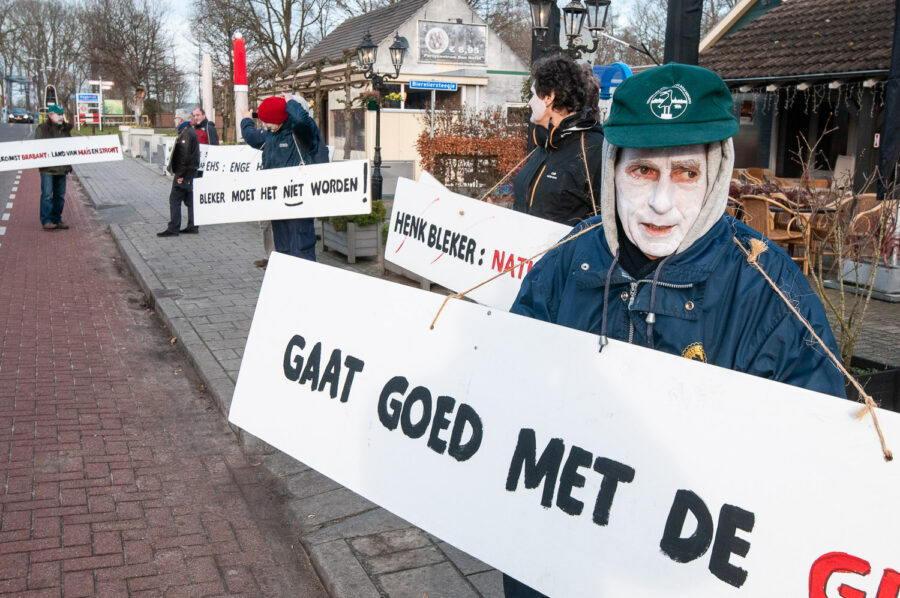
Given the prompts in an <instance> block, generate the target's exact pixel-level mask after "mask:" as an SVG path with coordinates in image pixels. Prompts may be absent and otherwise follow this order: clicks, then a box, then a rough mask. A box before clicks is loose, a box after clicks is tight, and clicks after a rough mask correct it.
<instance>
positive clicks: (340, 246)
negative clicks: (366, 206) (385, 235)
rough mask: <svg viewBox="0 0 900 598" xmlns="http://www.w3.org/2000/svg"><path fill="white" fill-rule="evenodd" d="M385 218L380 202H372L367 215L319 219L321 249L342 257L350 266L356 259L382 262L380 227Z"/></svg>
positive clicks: (382, 203)
mask: <svg viewBox="0 0 900 598" xmlns="http://www.w3.org/2000/svg"><path fill="white" fill-rule="evenodd" d="M385 215H386V210H385V207H384V202H383V201H382V200H380V199H376V200H375V201H373V202H372V211H371V212H370V213H369V214H356V215H352V216H331V217H329V218H321V219H320V220H321V221H322V249H323V250H324V251H328V250H329V249H330V250H334V251H337V252H338V253H343V254H344V255H346V256H347V261H348V262H349V263H351V264H355V263H356V258H357V257H377V258H378V259H382V258H383V256H384V243H383V242H382V223H383V222H384V217H385Z"/></svg>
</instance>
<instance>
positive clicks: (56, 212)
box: [34, 104, 72, 230]
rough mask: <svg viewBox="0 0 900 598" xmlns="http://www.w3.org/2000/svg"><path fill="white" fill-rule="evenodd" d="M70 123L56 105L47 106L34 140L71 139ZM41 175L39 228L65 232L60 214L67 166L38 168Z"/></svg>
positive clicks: (64, 224)
mask: <svg viewBox="0 0 900 598" xmlns="http://www.w3.org/2000/svg"><path fill="white" fill-rule="evenodd" d="M71 136H72V123H69V122H66V120H65V111H64V110H63V109H62V107H61V106H59V105H58V104H50V105H49V106H47V121H46V122H44V123H42V124H40V125H38V128H37V129H35V131H34V138H35V139H51V138H54V137H71ZM38 171H39V172H40V173H41V226H43V227H44V230H65V229H67V228H69V225H68V224H66V223H65V222H63V220H62V213H63V207H64V205H65V203H66V199H65V198H66V175H67V174H69V173H70V172H72V167H71V166H69V165H68V164H61V165H59V166H47V167H46V168H39V169H38Z"/></svg>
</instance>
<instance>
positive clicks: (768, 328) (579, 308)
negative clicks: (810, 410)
mask: <svg viewBox="0 0 900 598" xmlns="http://www.w3.org/2000/svg"><path fill="white" fill-rule="evenodd" d="M598 221H599V219H598V218H592V219H590V220H586V221H585V222H583V223H582V224H580V225H579V226H578V227H576V228H575V229H573V231H572V232H573V233H574V232H577V231H578V230H581V229H582V228H585V227H587V226H590V225H592V224H595V223H597V222H598ZM734 237H737V239H738V240H739V241H740V242H741V244H742V245H743V246H744V247H749V241H750V239H751V238H756V239H761V238H763V237H761V236H760V235H759V234H757V233H756V232H755V231H753V230H752V229H750V228H749V227H747V226H746V225H744V224H742V223H740V222H737V221H736V220H734V219H732V218H731V217H729V216H723V217H722V219H721V220H719V221H718V222H717V223H716V224H715V225H714V226H713V227H712V229H710V231H709V232H707V233H706V234H705V235H704V236H702V237H701V238H700V239H698V240H697V241H696V242H695V243H694V244H693V245H691V246H690V247H689V248H688V249H687V250H686V251H684V252H682V253H680V254H676V255H674V256H672V257H671V258H669V259H668V260H666V261H665V263H662V264H661V267H660V269H659V272H658V274H659V278H658V284H657V285H656V296H655V298H653V304H654V305H653V310H652V311H653V312H654V313H655V314H656V321H655V323H654V324H653V326H652V330H651V336H652V338H648V328H649V326H648V324H647V322H646V318H647V314H648V312H649V311H650V303H651V294H652V287H653V285H652V281H651V280H634V279H633V278H632V277H631V276H629V275H628V274H627V273H626V272H625V270H623V269H622V268H621V266H619V265H618V264H617V265H616V267H615V268H614V269H613V271H612V274H611V279H610V283H609V289H608V290H607V289H606V278H607V273H608V271H609V270H610V266H611V265H612V262H613V256H612V254H611V253H610V251H609V246H608V245H607V243H606V239H605V237H604V235H603V230H602V227H598V228H596V229H594V230H592V231H590V232H588V233H586V234H585V235H582V236H581V237H579V238H578V239H576V240H574V241H572V242H570V243H566V244H565V245H562V246H561V247H559V248H557V249H555V250H553V251H551V252H549V253H548V254H547V255H546V256H544V257H543V258H542V259H541V260H540V261H539V262H538V263H537V264H535V266H534V268H533V269H532V270H531V272H529V274H528V275H527V276H526V277H525V280H524V281H523V282H522V288H521V290H520V291H519V296H518V297H517V298H516V301H515V303H514V304H513V306H512V308H511V311H512V312H513V313H518V314H522V315H526V316H530V317H533V318H537V319H539V320H544V321H547V322H553V323H556V324H560V325H562V326H568V327H570V328H575V329H578V330H584V331H587V332H591V333H594V334H601V329H602V320H603V300H604V292H605V291H606V293H607V294H608V308H607V315H606V319H607V321H606V335H607V336H608V337H609V338H615V339H618V340H622V341H627V342H631V343H634V344H637V345H642V346H645V347H651V348H653V349H658V350H660V351H665V352H666V353H672V354H676V355H682V356H684V357H688V358H691V359H698V360H701V361H705V362H708V363H711V364H714V365H718V366H721V367H725V368H729V369H732V370H736V371H739V372H746V373H748V374H753V375H755V376H760V377H762V378H769V379H770V380H777V381H779V382H785V383H787V384H793V385H794V386H800V387H802V388H808V389H810V390H816V391H819V392H824V393H827V394H830V395H834V396H838V397H844V396H845V392H844V381H843V376H842V375H841V373H840V372H839V371H838V369H837V368H836V367H835V366H834V364H833V363H831V362H830V360H829V359H828V357H827V356H826V355H825V352H824V351H823V350H822V349H821V348H816V346H815V345H814V343H813V341H812V339H811V335H810V334H809V331H808V330H807V329H806V328H805V327H804V326H803V324H801V323H800V322H799V320H797V318H796V316H794V314H793V313H791V311H790V310H789V309H788V307H787V306H786V305H785V303H784V301H783V300H782V299H781V298H780V297H779V296H778V295H777V294H776V293H775V291H774V290H773V289H772V288H771V287H770V286H769V284H768V283H767V282H766V281H765V279H764V278H763V277H762V275H761V274H760V273H759V272H758V271H757V270H756V269H755V268H754V267H753V266H751V265H750V264H748V263H747V258H746V256H745V255H744V254H743V253H742V252H741V250H740V249H739V248H738V247H737V245H736V244H735V243H734V241H733V238H734ZM766 243H767V245H768V247H769V249H768V251H766V252H765V253H763V254H762V255H761V256H760V258H759V263H760V265H761V266H762V268H763V269H764V270H765V271H766V272H767V273H768V274H769V276H770V277H771V278H772V279H773V280H774V281H775V282H776V283H777V284H778V286H779V288H780V289H782V291H783V292H784V293H786V294H787V296H788V297H789V298H790V299H791V300H792V301H793V302H794V304H795V305H796V306H797V307H798V309H799V311H800V313H801V314H803V316H804V317H805V318H806V319H807V321H809V323H810V324H811V325H812V327H813V329H814V330H815V331H816V334H818V335H819V336H820V337H821V338H822V340H823V341H824V342H825V343H826V344H827V345H828V347H829V349H830V350H831V351H832V352H834V354H835V355H838V352H837V347H836V343H835V341H834V335H833V334H832V332H831V328H830V327H829V325H828V320H827V319H826V317H825V310H824V308H823V307H822V304H821V302H820V301H819V299H818V297H816V295H815V294H814V293H813V291H812V288H810V286H809V283H808V282H807V280H806V278H804V277H803V275H802V273H801V272H800V269H799V268H797V266H796V265H795V264H794V263H793V261H792V260H791V258H790V257H789V256H788V255H787V254H786V253H785V252H784V251H782V250H781V249H780V248H778V247H777V246H776V245H775V244H773V243H771V242H769V241H768V240H766ZM638 369H639V370H640V367H639V366H638Z"/></svg>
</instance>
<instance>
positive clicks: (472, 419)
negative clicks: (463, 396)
mask: <svg viewBox="0 0 900 598" xmlns="http://www.w3.org/2000/svg"><path fill="white" fill-rule="evenodd" d="M466 426H468V427H470V428H472V436H471V437H470V438H469V440H468V441H466V443H465V444H460V442H462V437H463V432H464V431H465V429H466ZM483 434H484V428H483V426H482V423H481V418H480V417H479V416H478V414H477V413H476V412H475V410H474V409H472V408H471V407H470V406H469V405H467V404H465V403H460V405H459V409H458V410H457V411H456V419H455V420H454V421H453V431H452V432H451V433H450V448H448V449H447V454H448V455H450V456H451V457H453V458H454V459H456V460H457V461H465V460H466V459H469V458H470V457H471V456H472V455H474V454H475V452H476V451H477V450H478V447H480V446H481V438H482V436H483Z"/></svg>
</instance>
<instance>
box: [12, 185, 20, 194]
mask: <svg viewBox="0 0 900 598" xmlns="http://www.w3.org/2000/svg"><path fill="white" fill-rule="evenodd" d="M18 190H19V188H18V187H15V186H14V187H13V188H12V189H11V191H12V192H13V193H15V192H16V191H18Z"/></svg>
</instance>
